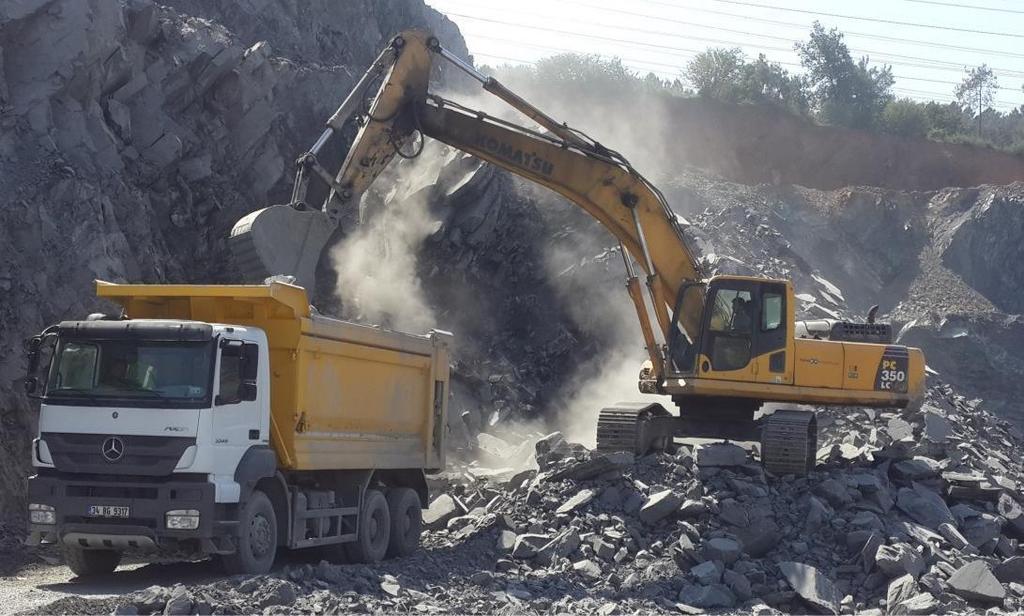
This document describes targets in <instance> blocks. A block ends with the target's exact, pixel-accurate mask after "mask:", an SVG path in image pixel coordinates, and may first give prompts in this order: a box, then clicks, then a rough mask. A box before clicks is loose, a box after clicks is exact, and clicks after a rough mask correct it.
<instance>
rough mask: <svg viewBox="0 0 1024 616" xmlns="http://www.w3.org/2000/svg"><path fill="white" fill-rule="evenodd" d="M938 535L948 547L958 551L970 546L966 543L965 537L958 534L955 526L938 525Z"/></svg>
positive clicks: (948, 524) (947, 524)
mask: <svg viewBox="0 0 1024 616" xmlns="http://www.w3.org/2000/svg"><path fill="white" fill-rule="evenodd" d="M939 534H940V535H942V537H943V538H944V539H945V540H946V541H948V542H949V544H950V545H952V546H953V547H954V548H956V549H958V550H964V549H965V548H967V547H968V546H970V545H971V544H970V542H969V541H967V537H964V536H963V535H962V534H960V531H958V530H957V529H956V526H953V525H952V524H950V523H949V522H946V523H944V524H939Z"/></svg>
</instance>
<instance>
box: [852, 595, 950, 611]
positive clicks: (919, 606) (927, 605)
mask: <svg viewBox="0 0 1024 616" xmlns="http://www.w3.org/2000/svg"><path fill="white" fill-rule="evenodd" d="M939 605H940V603H939V601H938V599H936V598H935V597H934V596H933V595H932V594H931V593H929V592H923V593H920V594H917V595H914V596H913V597H910V598H909V599H906V600H904V601H903V602H902V603H899V604H897V605H889V606H888V607H889V613H890V614H907V615H908V616H925V615H926V614H935V613H937V612H938V608H939ZM862 613H863V612H862Z"/></svg>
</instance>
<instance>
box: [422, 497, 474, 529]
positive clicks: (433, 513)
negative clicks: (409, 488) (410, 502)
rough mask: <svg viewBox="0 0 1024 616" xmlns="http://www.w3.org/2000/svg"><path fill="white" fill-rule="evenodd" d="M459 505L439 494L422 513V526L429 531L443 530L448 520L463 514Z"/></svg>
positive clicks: (452, 499)
mask: <svg viewBox="0 0 1024 616" xmlns="http://www.w3.org/2000/svg"><path fill="white" fill-rule="evenodd" d="M465 513H466V511H465V510H464V509H462V508H461V507H460V506H459V504H458V503H457V502H456V501H455V499H454V498H452V497H451V496H450V495H448V494H441V495H440V496H438V497H437V498H435V499H434V500H433V502H431V503H430V506H429V507H427V508H426V510H424V512H423V526H424V528H427V529H429V530H438V529H441V528H445V527H446V526H447V525H448V522H449V520H451V519H452V518H454V517H456V516H460V515H463V514H465Z"/></svg>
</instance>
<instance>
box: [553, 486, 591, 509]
mask: <svg viewBox="0 0 1024 616" xmlns="http://www.w3.org/2000/svg"><path fill="white" fill-rule="evenodd" d="M592 500H594V491H593V490H580V491H579V492H577V493H576V494H574V495H573V496H572V497H570V498H569V500H567V501H565V502H564V503H562V504H561V505H559V506H558V509H555V513H572V512H573V511H576V510H577V509H579V508H580V507H583V506H585V505H587V504H588V503H590V501H592Z"/></svg>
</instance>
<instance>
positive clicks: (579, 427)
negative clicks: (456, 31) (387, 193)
mask: <svg viewBox="0 0 1024 616" xmlns="http://www.w3.org/2000/svg"><path fill="white" fill-rule="evenodd" d="M496 77H497V78H498V79H499V80H501V81H502V82H503V83H505V84H506V85H507V86H509V87H510V88H511V89H512V90H513V91H515V92H516V93H518V94H520V95H521V96H522V97H523V98H525V99H526V100H527V101H529V102H530V103H531V104H533V105H535V106H536V107H538V108H539V109H541V110H542V111H544V112H545V113H547V114H548V115H550V116H552V117H554V118H555V119H556V120H557V121H559V122H562V121H566V122H568V124H569V125H570V126H572V127H573V128H577V129H580V130H583V131H585V132H586V133H587V134H589V135H590V136H591V137H592V138H594V139H596V140H597V141H599V142H601V143H602V144H604V145H606V146H607V147H609V148H612V149H614V150H616V151H619V152H621V153H622V154H623V155H625V156H626V157H627V158H628V159H629V160H630V162H631V163H632V164H634V165H635V166H636V168H637V169H638V170H639V171H640V172H641V173H644V174H647V175H649V177H651V179H652V180H654V181H657V179H658V178H665V177H670V176H671V175H672V174H674V173H675V172H677V171H678V169H674V168H673V167H674V165H673V164H672V161H673V160H674V159H675V157H674V156H672V155H671V152H673V151H677V150H678V148H679V147H680V144H679V143H677V139H676V136H675V135H673V133H672V131H671V130H667V127H670V126H672V124H673V122H672V118H671V116H670V113H669V111H668V107H667V105H666V104H665V102H664V98H663V97H660V96H658V95H657V94H654V93H652V92H649V91H637V92H623V91H621V90H614V89H609V88H600V87H598V88H594V87H587V88H584V89H581V90H579V91H577V90H576V89H575V88H562V87H552V84H550V83H541V82H539V81H538V80H536V79H534V78H531V77H529V76H524V75H522V74H517V73H515V72H514V71H513V72H509V71H504V70H503V69H501V68H499V69H498V70H497V72H496ZM452 98H455V99H456V100H458V101H459V102H462V103H465V104H466V105H468V106H470V107H473V108H477V109H481V110H483V111H485V112H487V113H489V114H492V115H495V116H497V117H500V118H503V119H506V120H510V121H513V122H516V123H518V124H520V125H523V126H527V127H530V128H537V127H536V126H535V125H533V123H532V122H531V121H530V120H529V119H527V118H525V117H524V116H523V115H522V114H519V113H517V112H516V111H515V110H514V109H512V108H511V107H509V106H508V105H506V104H505V103H503V102H502V101H500V100H498V99H497V98H495V97H493V96H491V95H489V94H487V93H480V94H470V95H467V94H466V93H464V92H463V93H455V94H452ZM518 189H519V190H520V192H521V193H523V195H524V196H526V197H528V198H529V199H531V200H533V201H535V202H537V203H538V204H539V206H540V208H541V210H542V211H543V212H545V218H546V219H547V222H548V223H549V224H551V225H552V226H554V227H561V228H563V229H568V230H570V233H569V236H568V237H560V238H557V239H556V238H554V237H552V238H551V239H550V240H549V241H548V242H547V243H546V246H545V247H544V253H545V260H546V271H547V275H548V277H549V279H551V280H552V282H553V285H552V286H553V287H554V288H555V289H556V292H557V293H558V294H559V297H560V299H561V303H562V305H563V306H565V307H566V309H567V312H568V314H569V316H570V318H571V319H572V321H573V324H574V326H575V327H576V328H577V329H578V330H580V331H582V332H584V333H585V334H586V338H587V339H589V340H592V341H594V344H593V345H591V347H592V350H593V354H592V356H590V357H586V356H585V355H584V354H582V353H581V354H580V355H581V356H583V357H584V358H583V359H581V360H580V361H579V365H578V366H577V367H576V369H575V371H574V372H575V374H574V377H573V378H571V379H569V380H568V381H567V382H566V384H565V385H564V386H563V387H562V388H561V391H559V392H558V393H557V394H556V395H555V396H554V397H553V399H552V402H551V403H550V405H549V407H548V408H547V409H546V410H545V411H544V413H543V415H544V416H545V417H546V418H547V423H548V427H550V428H551V429H558V430H561V431H562V432H563V434H564V435H565V436H566V438H568V439H569V440H570V441H573V442H578V443H581V444H584V445H587V446H591V447H592V446H594V444H595V439H596V427H597V418H598V414H599V413H600V411H601V409H602V408H604V407H607V406H613V405H614V404H615V403H617V402H661V403H663V404H665V403H666V402H668V403H669V405H668V406H671V404H670V402H671V401H670V400H668V399H667V398H666V397H665V396H658V395H651V394H641V393H640V392H639V390H638V387H637V384H638V377H639V373H640V368H641V365H642V363H643V362H644V360H646V359H647V354H646V351H645V350H644V342H643V337H642V335H641V333H640V327H639V324H638V322H637V317H636V313H635V310H634V308H633V304H632V302H631V301H630V300H629V296H628V294H627V293H626V290H625V288H624V284H623V283H624V280H625V271H624V267H623V264H622V258H621V255H620V254H619V252H618V247H617V244H618V242H617V240H616V239H615V238H614V237H613V236H612V235H611V234H610V233H608V232H607V231H606V230H605V229H604V228H603V227H601V226H600V225H599V224H598V223H597V222H596V221H594V220H593V219H592V218H590V217H589V216H588V215H586V214H585V213H583V212H582V211H580V210H578V208H577V207H576V206H575V205H573V204H572V203H570V202H568V201H566V200H565V199H563V198H561V197H558V196H556V195H555V194H554V193H552V192H550V191H548V190H546V189H543V188H540V187H536V186H534V185H530V184H527V183H519V184H518ZM553 230H554V229H553Z"/></svg>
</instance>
